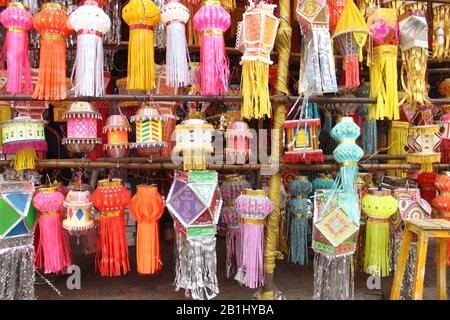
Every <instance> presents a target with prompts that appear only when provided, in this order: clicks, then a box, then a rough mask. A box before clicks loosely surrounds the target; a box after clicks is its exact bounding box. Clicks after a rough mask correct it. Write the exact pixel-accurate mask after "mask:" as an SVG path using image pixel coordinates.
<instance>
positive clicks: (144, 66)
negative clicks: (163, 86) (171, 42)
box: [122, 0, 161, 90]
mask: <svg viewBox="0 0 450 320" xmlns="http://www.w3.org/2000/svg"><path fill="white" fill-rule="evenodd" d="M122 18H123V20H124V21H125V23H126V24H128V26H129V27H130V40H129V45H128V73H127V89H128V90H132V89H135V90H153V89H154V88H155V80H156V66H155V58H154V55H155V48H154V43H153V40H154V39H153V38H154V34H153V28H154V26H155V25H156V24H157V23H158V22H159V20H160V19H161V16H160V10H159V8H158V7H157V6H156V5H155V3H154V2H153V1H150V0H131V1H129V2H128V3H127V4H126V5H125V6H124V7H123V9H122Z"/></svg>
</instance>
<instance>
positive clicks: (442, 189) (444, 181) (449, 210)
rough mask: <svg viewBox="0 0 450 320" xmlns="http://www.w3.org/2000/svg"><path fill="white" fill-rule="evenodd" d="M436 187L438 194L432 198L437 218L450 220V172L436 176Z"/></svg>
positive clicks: (449, 258)
mask: <svg viewBox="0 0 450 320" xmlns="http://www.w3.org/2000/svg"><path fill="white" fill-rule="evenodd" d="M435 185H436V188H437V189H438V190H439V196H437V197H436V198H434V200H433V202H432V204H433V207H434V208H435V209H436V210H437V211H439V218H440V219H445V220H450V172H448V171H444V172H441V173H440V174H439V175H437V176H436V181H435ZM445 261H447V266H450V240H447V253H446V259H445Z"/></svg>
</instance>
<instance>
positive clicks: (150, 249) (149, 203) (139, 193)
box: [128, 184, 165, 275]
mask: <svg viewBox="0 0 450 320" xmlns="http://www.w3.org/2000/svg"><path fill="white" fill-rule="evenodd" d="M164 207H165V204H164V199H163V197H162V196H161V194H160V193H159V192H158V187H157V186H156V185H143V184H140V185H137V187H136V194H135V195H134V196H133V198H131V201H130V203H129V204H128V208H129V209H130V212H131V214H132V215H133V218H134V219H135V220H136V221H137V223H138V226H137V243H136V260H137V271H138V273H140V274H144V275H147V274H149V275H152V274H155V273H157V272H159V271H160V270H161V269H162V261H161V260H162V258H161V254H160V250H159V226H158V220H159V218H161V215H162V214H163V211H164Z"/></svg>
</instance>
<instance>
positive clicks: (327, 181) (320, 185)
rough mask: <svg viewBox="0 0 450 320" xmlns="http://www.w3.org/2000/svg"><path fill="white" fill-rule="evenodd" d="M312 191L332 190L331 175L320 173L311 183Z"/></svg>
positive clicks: (332, 181)
mask: <svg viewBox="0 0 450 320" xmlns="http://www.w3.org/2000/svg"><path fill="white" fill-rule="evenodd" d="M312 185H313V189H314V191H317V190H327V189H332V188H333V186H334V179H333V176H332V175H331V174H326V173H320V174H319V176H318V177H317V178H315V179H314V180H313V181H312Z"/></svg>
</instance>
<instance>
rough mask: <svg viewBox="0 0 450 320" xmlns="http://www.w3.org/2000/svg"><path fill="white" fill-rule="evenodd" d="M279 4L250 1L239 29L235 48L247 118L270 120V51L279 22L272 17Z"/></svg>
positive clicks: (243, 104)
mask: <svg viewBox="0 0 450 320" xmlns="http://www.w3.org/2000/svg"><path fill="white" fill-rule="evenodd" d="M275 8H276V5H272V4H267V3H265V1H259V2H258V4H255V3H254V2H253V1H251V0H250V1H249V6H247V7H246V10H245V12H244V15H243V18H242V19H243V20H242V22H240V25H239V27H238V34H237V37H236V48H237V49H239V50H240V51H241V52H242V53H243V55H242V57H241V65H242V77H241V91H242V96H243V97H244V101H243V103H242V108H241V113H242V116H243V117H244V118H246V119H252V118H255V119H260V118H264V117H265V116H266V115H267V116H268V117H269V118H270V116H271V114H272V106H271V104H270V99H269V98H270V97H269V96H270V94H269V66H270V65H271V64H272V63H273V61H272V60H271V59H270V52H271V51H272V49H273V46H274V43H275V37H276V35H277V30H278V25H279V23H280V20H279V19H278V18H277V17H275V16H274V15H273V10H274V9H275Z"/></svg>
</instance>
